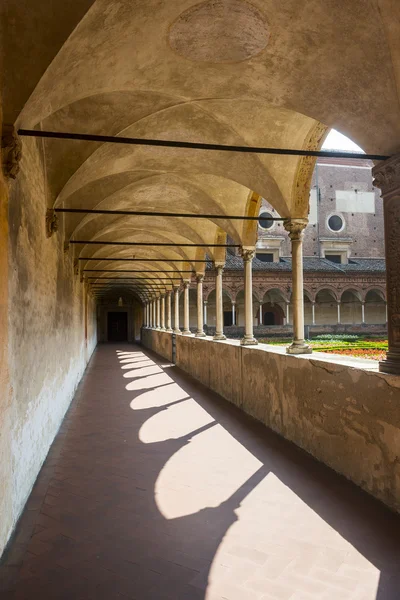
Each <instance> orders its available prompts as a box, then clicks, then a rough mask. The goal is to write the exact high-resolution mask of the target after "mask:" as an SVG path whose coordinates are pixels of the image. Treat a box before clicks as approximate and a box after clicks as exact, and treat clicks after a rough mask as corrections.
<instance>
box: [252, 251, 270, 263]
mask: <svg viewBox="0 0 400 600" xmlns="http://www.w3.org/2000/svg"><path fill="white" fill-rule="evenodd" d="M256 258H258V260H261V262H274V255H273V254H272V253H270V252H257V253H256Z"/></svg>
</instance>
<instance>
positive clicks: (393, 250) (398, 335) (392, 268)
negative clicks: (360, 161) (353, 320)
mask: <svg viewBox="0 0 400 600" xmlns="http://www.w3.org/2000/svg"><path fill="white" fill-rule="evenodd" d="M372 174H373V176H374V181H373V185H374V186H375V187H379V188H380V189H381V193H382V198H383V215H384V222H385V254H386V288H387V293H386V295H387V311H388V352H387V354H386V359H385V360H383V361H381V362H380V364H379V370H380V371H382V372H384V373H393V374H395V375H400V243H399V242H400V154H396V155H395V156H392V157H391V158H389V159H388V160H385V161H382V162H380V163H378V165H377V166H376V167H374V168H373V169H372Z"/></svg>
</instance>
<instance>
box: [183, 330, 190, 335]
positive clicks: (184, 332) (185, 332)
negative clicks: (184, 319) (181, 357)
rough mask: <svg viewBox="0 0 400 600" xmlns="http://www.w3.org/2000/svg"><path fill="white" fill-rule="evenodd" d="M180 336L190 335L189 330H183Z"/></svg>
mask: <svg viewBox="0 0 400 600" xmlns="http://www.w3.org/2000/svg"><path fill="white" fill-rule="evenodd" d="M182 335H192V332H191V331H190V329H184V330H183V331H182Z"/></svg>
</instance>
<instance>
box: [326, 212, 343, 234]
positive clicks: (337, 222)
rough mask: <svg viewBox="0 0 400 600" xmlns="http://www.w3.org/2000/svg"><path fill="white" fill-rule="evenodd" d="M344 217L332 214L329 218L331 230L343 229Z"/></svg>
mask: <svg viewBox="0 0 400 600" xmlns="http://www.w3.org/2000/svg"><path fill="white" fill-rule="evenodd" d="M343 226H344V224H343V219H342V217H339V215H332V216H331V217H329V219H328V227H329V229H330V230H331V231H341V230H342V229H343Z"/></svg>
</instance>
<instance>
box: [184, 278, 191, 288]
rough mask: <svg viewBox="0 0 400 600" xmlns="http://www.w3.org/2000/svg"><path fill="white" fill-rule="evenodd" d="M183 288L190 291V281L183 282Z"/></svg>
mask: <svg viewBox="0 0 400 600" xmlns="http://www.w3.org/2000/svg"><path fill="white" fill-rule="evenodd" d="M183 287H184V289H185V290H187V289H189V288H190V281H187V280H185V281H184V282H183Z"/></svg>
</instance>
